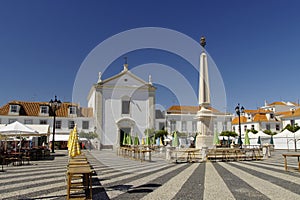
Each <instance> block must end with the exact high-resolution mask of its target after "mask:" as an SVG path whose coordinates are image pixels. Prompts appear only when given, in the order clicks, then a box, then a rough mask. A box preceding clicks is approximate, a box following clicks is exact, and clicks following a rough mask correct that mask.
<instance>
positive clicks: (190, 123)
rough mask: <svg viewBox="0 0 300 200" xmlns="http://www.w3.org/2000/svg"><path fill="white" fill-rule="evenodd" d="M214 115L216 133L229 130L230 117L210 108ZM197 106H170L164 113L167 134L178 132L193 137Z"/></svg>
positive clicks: (195, 127) (195, 130)
mask: <svg viewBox="0 0 300 200" xmlns="http://www.w3.org/2000/svg"><path fill="white" fill-rule="evenodd" d="M210 109H211V110H212V113H213V114H214V116H215V117H214V118H213V119H212V120H213V122H212V123H213V125H214V130H215V131H216V132H217V133H221V132H222V131H226V130H230V128H231V120H232V115H231V114H226V113H221V112H219V111H217V110H216V109H213V108H210ZM198 111H199V106H171V107H170V108H169V109H168V110H167V111H166V130H167V131H168V132H169V133H173V132H174V131H179V132H181V133H185V134H186V135H188V136H195V135H196V133H197V123H198V119H197V117H196V115H197V112H198Z"/></svg>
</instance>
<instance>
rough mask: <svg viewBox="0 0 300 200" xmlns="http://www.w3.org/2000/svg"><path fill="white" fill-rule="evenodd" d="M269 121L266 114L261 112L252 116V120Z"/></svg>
mask: <svg viewBox="0 0 300 200" xmlns="http://www.w3.org/2000/svg"><path fill="white" fill-rule="evenodd" d="M267 121H269V120H268V118H267V116H266V115H265V114H263V113H258V114H256V115H255V116H254V117H253V122H267Z"/></svg>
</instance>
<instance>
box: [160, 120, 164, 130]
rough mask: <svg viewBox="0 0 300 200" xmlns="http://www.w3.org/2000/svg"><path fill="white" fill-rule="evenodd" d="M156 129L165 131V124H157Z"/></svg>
mask: <svg viewBox="0 0 300 200" xmlns="http://www.w3.org/2000/svg"><path fill="white" fill-rule="evenodd" d="M158 128H159V130H165V123H164V122H159V124H158Z"/></svg>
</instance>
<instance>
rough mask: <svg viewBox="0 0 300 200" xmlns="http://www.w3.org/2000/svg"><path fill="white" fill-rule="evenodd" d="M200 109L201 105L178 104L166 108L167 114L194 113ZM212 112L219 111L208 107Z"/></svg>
mask: <svg viewBox="0 0 300 200" xmlns="http://www.w3.org/2000/svg"><path fill="white" fill-rule="evenodd" d="M200 109H201V106H179V105H173V106H171V107H170V108H168V109H167V113H168V114H196V113H197V112H198V111H199V110H200ZM209 110H211V111H212V112H215V113H218V112H219V111H218V110H216V109H214V108H209Z"/></svg>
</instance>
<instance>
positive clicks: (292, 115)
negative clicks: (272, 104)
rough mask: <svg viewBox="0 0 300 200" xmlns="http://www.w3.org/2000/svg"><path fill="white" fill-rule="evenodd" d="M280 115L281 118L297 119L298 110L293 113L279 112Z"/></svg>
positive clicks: (299, 109) (299, 111)
mask: <svg viewBox="0 0 300 200" xmlns="http://www.w3.org/2000/svg"><path fill="white" fill-rule="evenodd" d="M281 115H283V116H282V117H283V118H286V117H298V116H300V108H298V109H296V110H295V111H286V112H281Z"/></svg>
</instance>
